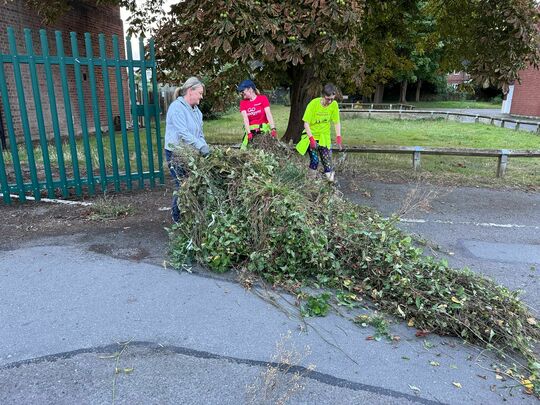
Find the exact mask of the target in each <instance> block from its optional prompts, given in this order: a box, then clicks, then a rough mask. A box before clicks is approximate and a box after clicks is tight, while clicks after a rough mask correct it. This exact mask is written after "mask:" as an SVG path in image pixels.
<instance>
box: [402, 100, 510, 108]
mask: <svg viewBox="0 0 540 405" xmlns="http://www.w3.org/2000/svg"><path fill="white" fill-rule="evenodd" d="M406 104H410V105H412V106H414V107H415V108H417V109H419V110H420V109H430V108H490V109H495V108H498V109H500V108H501V103H490V102H487V101H475V100H463V101H419V102H407V103H406Z"/></svg>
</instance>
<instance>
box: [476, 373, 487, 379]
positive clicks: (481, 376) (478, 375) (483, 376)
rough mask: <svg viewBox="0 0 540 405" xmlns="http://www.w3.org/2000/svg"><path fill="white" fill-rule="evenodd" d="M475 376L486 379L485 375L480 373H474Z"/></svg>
mask: <svg viewBox="0 0 540 405" xmlns="http://www.w3.org/2000/svg"><path fill="white" fill-rule="evenodd" d="M476 376H477V377H480V378H482V379H484V380H487V375H480V374H476Z"/></svg>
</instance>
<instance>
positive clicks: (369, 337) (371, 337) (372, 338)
mask: <svg viewBox="0 0 540 405" xmlns="http://www.w3.org/2000/svg"><path fill="white" fill-rule="evenodd" d="M366 340H375V338H374V337H373V336H368V337H367V338H366Z"/></svg>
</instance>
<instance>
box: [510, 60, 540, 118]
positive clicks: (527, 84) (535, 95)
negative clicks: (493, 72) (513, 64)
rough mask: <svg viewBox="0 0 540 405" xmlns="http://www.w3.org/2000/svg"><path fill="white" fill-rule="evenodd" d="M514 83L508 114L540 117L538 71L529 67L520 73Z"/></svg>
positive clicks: (539, 74)
mask: <svg viewBox="0 0 540 405" xmlns="http://www.w3.org/2000/svg"><path fill="white" fill-rule="evenodd" d="M519 75H520V77H521V84H519V83H517V82H516V83H515V85H514V86H515V87H514V95H513V97H512V106H511V108H510V114H515V115H525V116H531V117H532V116H534V117H540V70H538V69H534V68H532V67H530V68H529V69H527V70H524V71H521V72H520V74H519Z"/></svg>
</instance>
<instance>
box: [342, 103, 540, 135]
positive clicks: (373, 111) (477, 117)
mask: <svg viewBox="0 0 540 405" xmlns="http://www.w3.org/2000/svg"><path fill="white" fill-rule="evenodd" d="M340 112H341V113H359V114H366V113H367V114H368V118H371V114H399V119H402V118H403V117H402V116H403V114H419V115H421V114H423V115H429V116H430V117H432V118H435V116H443V117H444V118H446V119H447V120H448V119H449V118H450V117H451V116H456V117H469V118H474V121H475V122H476V123H478V122H480V120H481V119H482V120H486V121H488V123H489V124H490V125H495V123H496V122H500V127H501V128H504V127H505V124H506V123H513V124H515V127H514V130H515V131H517V130H519V128H520V126H521V125H530V126H533V127H534V126H536V134H538V135H540V121H523V120H518V119H513V118H503V117H492V116H489V115H481V114H469V113H462V112H457V111H456V112H453V111H433V110H387V109H385V110H379V109H368V110H365V109H357V108H343V109H340Z"/></svg>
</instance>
